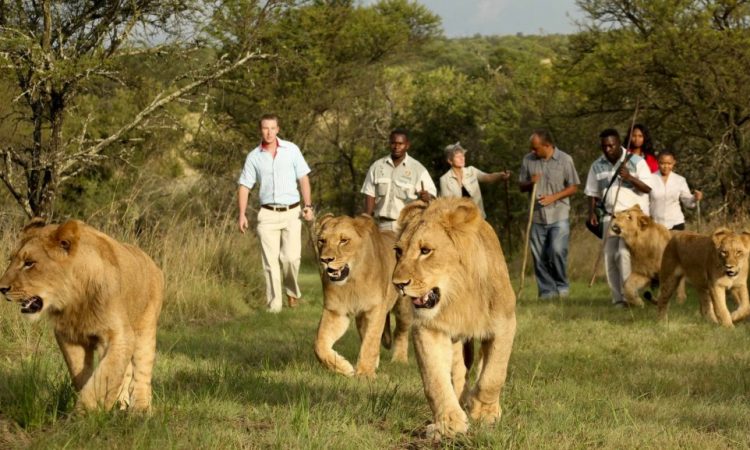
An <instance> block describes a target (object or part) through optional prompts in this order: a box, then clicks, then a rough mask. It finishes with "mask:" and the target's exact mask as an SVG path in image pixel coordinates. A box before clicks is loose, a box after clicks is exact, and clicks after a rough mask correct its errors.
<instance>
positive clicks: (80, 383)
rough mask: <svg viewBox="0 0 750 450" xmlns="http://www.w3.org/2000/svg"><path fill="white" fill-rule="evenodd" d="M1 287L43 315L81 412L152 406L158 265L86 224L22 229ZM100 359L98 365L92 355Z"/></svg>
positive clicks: (28, 310) (39, 223)
mask: <svg viewBox="0 0 750 450" xmlns="http://www.w3.org/2000/svg"><path fill="white" fill-rule="evenodd" d="M20 240H21V242H20V244H19V245H18V247H17V249H16V250H15V251H14V252H13V254H12V256H11V260H10V265H9V266H8V269H7V270H6V271H5V274H4V275H3V276H2V278H1V279H0V292H1V293H2V294H4V295H5V297H6V298H7V299H8V300H9V301H13V302H17V303H19V304H20V306H21V313H22V314H24V315H25V316H26V317H28V318H29V319H31V320H36V319H38V318H39V317H40V316H41V315H42V314H43V313H46V314H47V315H48V316H49V317H50V319H51V321H52V324H53V326H54V330H55V338H56V339H57V343H58V345H59V346H60V350H62V353H63V357H64V358H65V362H66V363H67V365H68V369H69V370H70V376H71V378H72V379H73V385H74V386H75V388H76V390H77V391H79V393H80V395H79V398H78V403H77V405H76V409H78V410H91V409H96V408H100V407H102V408H105V409H109V408H111V407H112V406H113V405H114V404H115V402H116V401H117V400H118V399H119V400H120V401H121V406H122V407H125V406H127V405H129V406H131V407H132V408H134V409H136V410H148V409H150V407H151V371H152V369H153V365H154V357H155V351H156V322H157V320H158V318H159V313H160V311H161V305H162V295H163V291H164V278H163V276H162V272H161V270H159V268H158V267H157V266H156V264H154V262H153V261H152V260H151V258H149V257H148V256H147V255H146V254H145V253H143V252H142V251H141V250H139V249H138V248H136V247H134V246H132V245H128V244H123V243H120V242H117V241H115V240H114V239H112V238H110V237H109V236H107V235H105V234H103V233H101V232H99V231H97V230H95V229H94V228H91V227H90V226H88V225H86V224H84V223H83V222H80V221H76V220H71V221H69V222H66V223H64V224H62V225H45V223H44V221H43V220H41V219H35V220H33V221H31V223H29V224H28V225H26V227H25V228H24V229H23V232H22V234H21V239H20ZM97 351H98V352H99V359H100V361H99V364H98V365H97V366H96V368H95V367H94V353H95V352H97Z"/></svg>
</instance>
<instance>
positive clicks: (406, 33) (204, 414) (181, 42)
mask: <svg viewBox="0 0 750 450" xmlns="http://www.w3.org/2000/svg"><path fill="white" fill-rule="evenodd" d="M577 3H578V5H579V7H580V8H582V9H583V10H584V11H585V19H583V20H582V21H581V23H580V24H579V31H578V32H577V33H575V34H571V35H565V36H562V35H551V36H534V35H528V36H527V35H515V36H507V35H505V36H500V35H499V36H475V37H470V38H460V39H458V38H447V37H445V36H444V35H443V34H442V31H441V27H440V19H439V17H437V16H436V15H435V14H433V13H432V12H430V11H429V10H428V9H427V8H425V7H424V6H422V5H420V4H418V3H415V2H412V1H408V0H380V1H378V2H374V3H372V4H370V5H369V6H362V5H360V4H359V3H357V2H354V1H351V0H306V1H298V0H268V1H259V0H258V1H253V0H215V1H211V2H196V1H192V0H175V1H169V2H156V1H151V0H138V1H132V2H124V3H123V2H87V1H52V0H34V1H18V2H3V1H0V181H2V186H3V188H2V189H1V190H0V205H1V207H2V209H0V211H2V213H1V216H0V224H2V231H1V232H0V237H1V238H2V246H1V250H2V251H1V253H2V254H1V255H0V256H3V258H5V256H7V254H8V252H9V251H10V250H11V248H12V245H13V243H14V239H15V235H16V233H17V231H18V229H19V227H20V226H21V225H22V224H23V223H24V222H25V221H26V220H28V218H29V217H31V216H34V215H42V216H46V217H48V218H50V219H51V220H55V221H60V220H64V219H66V218H78V219H82V220H85V221H87V222H90V223H92V224H93V225H95V226H98V227H100V228H102V229H103V230H105V231H107V232H109V233H111V234H112V235H114V236H116V237H118V238H120V239H123V240H125V241H128V242H134V243H137V244H139V245H141V246H142V247H143V248H144V249H145V250H146V251H147V252H148V253H149V254H150V255H152V256H153V257H154V259H155V260H156V261H157V263H158V264H159V265H160V266H161V267H162V268H163V269H164V271H165V274H166V276H167V292H166V302H165V309H164V311H163V314H162V322H161V323H162V329H161V331H160V334H159V344H158V346H159V349H158V350H159V356H158V358H159V359H158V361H157V366H156V372H155V378H154V385H155V399H154V405H155V411H154V413H153V415H151V416H149V417H137V416H129V415H127V414H121V413H118V412H113V413H101V414H91V415H88V416H86V417H74V416H70V412H71V411H72V404H73V400H74V393H73V392H72V389H71V387H70V384H69V382H68V378H67V373H66V371H65V370H64V367H63V366H64V364H63V362H62V359H61V357H60V355H59V352H58V351H57V349H56V346H55V343H54V338H53V337H52V336H51V333H50V332H49V330H48V329H47V328H48V327H46V326H45V324H44V323H39V324H34V325H29V324H27V323H25V322H24V321H23V320H22V318H21V317H20V314H19V313H18V311H17V310H16V308H15V306H14V305H10V304H3V305H2V313H1V314H0V380H2V382H0V447H3V448H17V447H29V446H30V447H69V448H70V447H72V448H92V447H104V446H108V447H113V448H120V447H122V448H133V447H135V448H157V447H164V446H168V447H176V448H188V447H189V448H193V447H195V448H223V447H227V448H268V447H276V448H352V447H362V448H384V447H385V448H419V447H423V446H430V445H431V444H430V443H429V442H427V441H425V440H424V438H423V436H422V434H421V433H422V428H423V426H424V424H425V423H426V421H427V420H428V419H429V417H430V416H429V408H428V407H427V403H426V401H425V399H424V395H423V393H422V390H421V384H420V381H419V375H418V372H417V370H416V368H415V367H414V360H413V357H412V358H411V360H410V365H409V366H399V365H396V364H389V363H388V362H387V356H388V355H387V352H384V353H383V356H384V362H383V363H382V364H381V373H380V376H379V377H378V378H377V379H376V380H374V381H364V380H356V379H354V380H349V379H343V378H340V377H336V376H334V375H332V374H330V373H328V372H326V371H324V370H323V369H322V368H321V367H319V365H318V364H317V362H316V361H315V359H314V355H313V353H312V347H311V346H312V339H313V334H314V330H315V327H316V325H317V320H318V317H319V313H320V305H321V301H322V300H321V297H320V295H321V294H320V285H319V281H318V279H317V273H316V269H315V267H314V266H313V265H312V264H311V262H310V261H311V258H310V254H309V249H307V250H306V252H308V253H307V254H306V255H305V260H306V261H307V262H308V265H307V266H305V267H304V269H303V273H304V280H305V285H304V287H303V289H304V292H305V293H306V297H307V298H306V303H305V305H304V306H303V307H302V308H301V309H299V310H292V311H285V312H284V313H282V314H281V315H279V316H269V315H267V314H264V312H263V311H262V308H261V304H262V297H263V294H262V292H263V281H262V277H261V274H260V261H259V259H260V257H259V255H258V254H257V252H256V246H257V243H256V242H255V240H254V237H252V236H241V235H239V233H237V232H236V224H235V222H236V206H235V203H236V200H235V190H236V184H235V182H236V177H237V175H238V173H239V170H240V168H241V164H242V162H243V160H244V156H245V154H246V153H247V151H248V150H249V149H250V148H251V147H253V146H254V145H256V143H257V140H258V135H257V118H258V116H259V115H260V114H261V113H263V112H268V111H273V112H276V113H277V114H279V115H280V116H281V118H282V123H281V126H282V136H283V137H285V138H288V139H291V140H293V141H295V142H296V143H297V144H299V145H300V147H301V148H302V149H303V151H304V153H305V156H306V158H307V161H308V162H309V163H310V165H311V166H312V168H313V173H312V174H311V180H312V185H313V198H314V200H315V203H316V205H317V207H318V210H319V212H320V211H331V212H335V213H347V214H353V213H357V212H359V211H360V210H361V205H362V199H361V197H360V195H359V194H358V191H359V188H360V186H361V183H362V181H363V178H364V174H365V171H366V169H367V167H368V166H369V164H370V163H371V162H372V161H373V160H374V159H375V158H376V157H378V156H379V155H382V154H385V152H386V149H385V141H386V137H387V134H388V132H389V130H390V129H392V128H394V127H397V126H398V127H405V128H408V129H409V130H411V133H412V149H411V154H413V156H415V157H417V158H418V159H419V160H420V161H422V162H423V163H424V164H425V165H426V166H427V167H428V168H429V169H430V171H431V173H432V175H433V176H434V177H435V178H437V177H438V176H439V175H440V174H441V173H442V172H443V171H445V170H446V169H447V166H445V163H444V161H443V160H442V148H443V147H444V146H445V145H446V144H449V143H453V142H455V141H457V140H460V141H461V143H462V144H463V145H464V146H465V147H466V148H468V149H470V152H469V153H468V158H469V164H472V165H476V166H477V167H479V168H482V169H485V170H504V169H510V170H514V171H515V170H517V169H518V167H519V165H520V160H521V157H522V156H523V154H524V153H525V152H526V151H528V150H527V148H528V145H527V140H528V136H529V134H530V132H531V130H532V129H533V128H536V127H546V128H549V129H550V130H552V132H553V134H554V136H555V137H556V140H557V144H558V146H559V147H560V148H561V149H564V150H565V151H567V152H569V153H570V154H572V155H573V157H574V158H575V161H576V166H577V169H578V171H579V174H580V175H581V177H582V178H584V177H585V174H586V171H587V169H588V167H589V164H590V162H591V161H592V160H593V159H594V158H595V157H597V156H598V155H599V150H598V139H597V134H598V131H599V130H601V129H602V128H606V127H610V126H615V127H617V128H619V129H620V130H621V131H624V130H625V129H626V128H627V126H628V125H629V123H630V120H631V118H632V116H633V113H634V109H635V106H636V104H637V105H638V121H640V122H644V123H646V124H648V125H649V126H650V128H651V130H652V133H653V134H654V137H655V140H656V147H657V149H660V148H668V149H671V150H673V151H675V152H676V153H677V155H678V159H679V165H678V167H677V169H676V170H677V172H679V173H681V174H683V175H685V176H686V177H687V178H688V180H689V181H690V183H691V185H692V186H695V187H700V188H701V189H702V190H703V191H704V192H705V194H706V200H705V201H704V202H703V203H704V204H703V205H702V206H703V211H702V212H703V215H704V217H703V218H704V220H706V221H710V222H712V223H713V224H717V225H718V224H730V225H732V226H735V227H740V226H742V225H743V224H744V219H745V217H746V211H747V206H748V205H747V204H746V202H747V198H748V194H750V144H749V142H750V140H748V133H749V132H750V103H748V98H750V91H748V89H750V78H748V77H750V75H749V74H750V71H749V70H748V68H749V67H750V2H749V1H743V0H700V1H698V0H677V1H675V0H652V1H631V0H579V1H578V2H577ZM498 31H499V32H502V30H498ZM484 196H485V204H486V208H487V212H488V216H489V217H488V219H489V220H490V222H491V223H492V224H493V225H494V226H495V228H496V230H497V231H498V234H499V235H500V236H501V240H502V243H503V247H504V249H505V252H506V255H508V256H510V258H511V261H512V272H511V273H512V274H514V275H515V274H518V270H519V267H518V266H519V264H518V262H519V259H520V258H518V256H519V254H520V245H521V242H522V240H521V239H520V238H521V236H522V230H523V225H524V223H523V222H524V221H525V213H526V211H525V208H526V198H525V197H524V196H523V195H522V194H521V193H520V192H518V189H517V188H516V187H515V186H514V183H510V185H509V186H507V185H502V184H501V185H491V186H487V187H486V188H485V189H484ZM255 203H257V202H255ZM251 205H254V203H253V202H252V201H251ZM584 212H585V208H584V206H583V196H581V195H579V196H577V197H576V199H575V200H574V214H577V216H575V217H574V219H573V222H574V225H580V223H581V222H582V220H580V217H581V215H582V214H583V213H584ZM250 215H252V212H251V214H250ZM689 220H693V217H691V216H689ZM303 232H305V233H306V232H307V231H306V230H304V231H303ZM585 233H586V232H585V230H584V231H580V230H578V229H576V230H574V241H573V243H572V255H571V274H572V275H573V277H574V278H576V279H579V280H581V281H583V280H584V279H585V280H587V279H588V277H589V276H590V267H591V263H592V261H591V259H592V255H593V254H594V253H595V252H596V249H597V245H598V243H597V241H596V240H594V239H593V238H592V237H590V235H587V234H585ZM305 239H307V238H306V237H305ZM528 284H529V282H528V281H527V287H526V291H529V290H533V288H531V287H529V286H528ZM531 284H533V282H532V283H531ZM572 294H573V295H572V297H571V299H570V300H566V301H565V302H564V303H555V304H538V303H537V302H535V301H533V300H530V299H528V298H524V299H523V300H522V301H521V302H520V303H519V331H518V335H517V341H516V346H515V349H514V355H513V357H512V358H511V364H510V371H509V382H508V386H507V388H506V391H505V393H504V394H503V397H502V404H503V407H504V408H505V413H504V416H503V419H502V421H501V423H500V424H499V425H498V426H496V427H481V426H479V427H474V428H473V429H472V431H471V432H470V433H469V434H468V435H467V436H465V437H462V438H460V439H458V440H456V441H449V442H447V443H444V445H446V446H449V447H450V446H455V447H461V448H463V447H467V448H500V447H503V448H504V447H525V448H539V447H543V448H544V447H550V448H551V447H555V448H559V447H563V448H571V447H592V446H597V447H616V448H622V447H659V448H669V447H672V448H674V447H693V448H728V447H735V448H736V447H740V448H742V447H748V446H750V442H749V441H748V438H747V433H746V428H747V424H748V423H750V408H748V404H749V403H748V395H749V394H748V392H749V391H748V385H749V383H750V381H749V380H748V376H747V375H746V372H747V371H746V370H743V369H744V368H746V367H747V366H748V363H750V361H749V360H748V353H747V351H746V348H747V345H748V334H747V329H746V328H747V327H746V326H739V327H738V329H737V330H734V331H732V332H728V331H726V330H719V329H717V328H716V327H714V326H712V325H709V324H705V323H703V322H702V321H701V320H700V319H699V318H698V317H697V312H696V311H697V305H696V302H695V298H694V297H693V296H691V297H690V299H689V301H688V304H687V305H684V306H677V307H675V308H674V313H673V315H672V320H671V321H670V323H669V324H668V325H658V324H656V323H655V312H654V311H653V310H650V309H645V310H640V311H625V312H623V311H620V310H614V309H612V308H611V307H609V304H608V299H607V297H608V296H607V291H606V287H605V286H604V285H603V284H599V285H597V286H595V287H594V288H587V287H585V285H584V284H583V283H582V282H581V283H579V284H576V285H575V286H574V288H573V293H572ZM528 297H533V295H531V296H528ZM355 335H356V333H353V332H350V333H349V335H347V338H346V339H345V341H344V342H343V343H342V344H343V345H342V352H343V353H344V354H345V355H346V356H347V357H349V358H352V357H353V356H354V354H355V353H356V348H357V345H356V336H355Z"/></svg>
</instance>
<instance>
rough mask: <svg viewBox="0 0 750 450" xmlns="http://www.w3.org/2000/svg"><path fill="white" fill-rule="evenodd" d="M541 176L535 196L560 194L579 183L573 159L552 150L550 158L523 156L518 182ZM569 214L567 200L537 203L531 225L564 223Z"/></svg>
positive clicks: (529, 154) (568, 198)
mask: <svg viewBox="0 0 750 450" xmlns="http://www.w3.org/2000/svg"><path fill="white" fill-rule="evenodd" d="M535 173H541V174H542V177H541V178H540V179H539V182H538V183H537V187H536V195H537V197H539V196H541V195H550V194H554V193H557V192H560V191H562V190H564V189H566V188H568V187H570V186H572V185H577V184H581V180H580V179H579V178H578V172H576V168H575V165H574V164H573V158H571V156H570V155H568V154H567V153H565V152H564V151H562V150H560V149H559V148H557V147H555V150H554V151H553V152H552V156H550V157H549V159H544V158H539V157H538V156H536V155H535V154H534V153H532V152H529V153H528V154H527V155H526V156H524V157H523V161H522V162H521V170H520V171H519V173H518V181H519V182H521V183H524V182H528V181H531V176H532V175H534V174H535ZM569 215H570V197H565V198H564V199H562V200H558V201H556V202H553V203H550V204H549V205H547V206H542V205H540V204H539V202H535V203H534V215H533V218H532V221H533V222H534V223H543V224H550V223H555V222H559V221H561V220H565V219H567V218H568V217H569Z"/></svg>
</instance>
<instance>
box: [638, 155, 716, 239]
mask: <svg viewBox="0 0 750 450" xmlns="http://www.w3.org/2000/svg"><path fill="white" fill-rule="evenodd" d="M676 162H677V161H676V159H675V157H674V154H673V153H672V152H670V151H669V150H663V151H661V152H660V153H659V171H658V172H655V173H654V174H653V179H652V183H650V184H651V193H650V194H649V196H650V199H649V200H650V214H651V217H652V218H653V219H654V220H655V221H656V222H657V223H660V224H662V225H664V226H665V227H667V228H668V229H670V230H684V229H685V216H684V215H683V214H682V208H681V207H680V202H682V204H683V205H685V206H686V207H688V208H694V207H695V202H699V201H700V200H701V199H702V198H703V193H702V192H701V191H695V193H694V194H691V193H690V189H689V188H688V184H687V181H686V180H685V177H682V176H680V175H677V174H676V173H674V172H672V170H673V169H674V165H675V163H676Z"/></svg>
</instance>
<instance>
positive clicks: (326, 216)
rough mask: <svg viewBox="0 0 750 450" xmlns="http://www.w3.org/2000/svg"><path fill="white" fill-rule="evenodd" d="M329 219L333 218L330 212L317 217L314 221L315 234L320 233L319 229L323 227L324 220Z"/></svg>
mask: <svg viewBox="0 0 750 450" xmlns="http://www.w3.org/2000/svg"><path fill="white" fill-rule="evenodd" d="M331 219H333V214H331V213H326V214H323V215H322V216H320V217H318V220H317V221H316V222H315V236H319V235H320V231H321V230H322V229H323V227H324V226H325V224H326V222H328V221H329V220H331Z"/></svg>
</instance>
